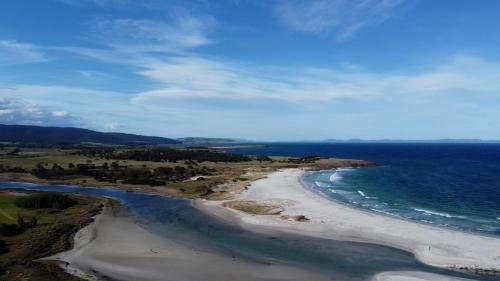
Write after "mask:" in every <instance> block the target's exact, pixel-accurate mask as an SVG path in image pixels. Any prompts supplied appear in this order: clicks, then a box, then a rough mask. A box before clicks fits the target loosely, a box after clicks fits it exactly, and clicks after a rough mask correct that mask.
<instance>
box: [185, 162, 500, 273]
mask: <svg viewBox="0 0 500 281" xmlns="http://www.w3.org/2000/svg"><path fill="white" fill-rule="evenodd" d="M303 173H304V171H303V170H300V169H285V170H281V171H278V172H274V173H271V174H270V175H269V176H268V177H267V178H265V179H261V180H258V181H255V182H253V183H252V184H251V185H250V186H249V187H248V189H247V190H246V191H244V192H243V193H241V194H235V198H234V200H242V201H257V202H263V203H268V204H272V205H279V206H280V207H281V208H282V212H281V214H280V215H251V214H247V213H244V212H241V211H237V210H234V209H229V208H225V207H222V204H223V203H224V202H223V201H208V200H197V201H196V202H195V206H196V207H198V208H199V209H202V210H204V211H206V212H209V213H211V214H213V215H215V216H218V217H219V218H221V219H226V220H231V221H232V222H235V223H238V224H240V225H241V226H242V227H245V228H247V229H249V230H253V231H264V232H265V231H269V230H271V229H272V230H280V231H286V232H290V233H295V234H300V235H308V236H313V237H320V238H327V239H336V240H347V241H358V242H370V243H376V244H382V245H387V246H391V247H396V248H399V249H403V250H407V251H410V252H412V253H414V254H415V256H416V257H417V258H418V259H419V260H420V261H422V262H424V263H427V264H429V265H434V266H439V267H447V268H450V267H467V268H483V269H496V270H498V269H500V239H498V238H494V237H486V236H480V235H475V234H470V233H465V232H459V231H454V230H450V229H444V228H439V227H434V226H431V225H425V224H420V223H416V222H411V221H406V220H401V219H398V218H393V217H389V216H384V215H379V214H375V213H372V212H366V211H362V210H359V209H355V208H352V207H349V206H345V205H343V204H340V203H336V202H333V201H331V200H328V199H326V198H324V197H322V196H320V195H318V194H316V193H314V192H312V191H310V190H308V189H306V188H304V187H303V186H302V184H301V182H300V177H301V176H302V175H303ZM282 216H288V217H294V216H305V217H306V218H307V219H309V220H308V221H305V222H299V221H293V220H286V219H283V218H282ZM377 278H378V279H375V280H396V279H397V278H396V279H393V278H389V275H386V276H378V277H377ZM408 278H410V279H407V280H427V279H425V278H424V277H422V276H419V277H415V276H413V277H411V276H410V277H408ZM412 278H413V279H412ZM416 278H420V279H416ZM422 278H424V279H422ZM434 279H435V278H434ZM397 280H401V279H397ZM428 280H433V278H431V279H428ZM443 280H447V279H443Z"/></svg>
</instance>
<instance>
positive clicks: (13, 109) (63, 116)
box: [0, 97, 79, 126]
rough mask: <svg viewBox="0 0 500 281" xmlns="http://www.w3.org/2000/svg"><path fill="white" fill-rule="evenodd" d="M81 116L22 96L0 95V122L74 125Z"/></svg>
mask: <svg viewBox="0 0 500 281" xmlns="http://www.w3.org/2000/svg"><path fill="white" fill-rule="evenodd" d="M78 121H79V118H77V117H76V116H74V115H72V114H70V113H69V112H66V111H52V112H51V111H50V110H49V109H48V108H46V107H43V106H41V105H39V104H36V103H32V102H28V101H26V100H24V99H20V98H8V97H0V123H2V124H19V125H44V126H74V125H76V124H78V123H79V122H78Z"/></svg>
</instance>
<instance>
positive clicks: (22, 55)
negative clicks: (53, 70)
mask: <svg viewBox="0 0 500 281" xmlns="http://www.w3.org/2000/svg"><path fill="white" fill-rule="evenodd" d="M47 60H48V59H47V58H46V56H45V54H44V52H43V51H42V50H41V49H40V48H39V47H37V46H35V45H33V44H30V43H20V42H17V41H14V40H0V65H11V64H23V63H35V62H44V61H47Z"/></svg>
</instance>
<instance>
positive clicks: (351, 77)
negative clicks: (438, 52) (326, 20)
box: [132, 56, 500, 103]
mask: <svg viewBox="0 0 500 281" xmlns="http://www.w3.org/2000/svg"><path fill="white" fill-rule="evenodd" d="M143 67H147V68H148V69H147V70H145V71H141V72H140V74H142V75H144V76H145V77H148V78H150V79H153V80H155V81H157V82H161V83H162V84H163V85H164V86H163V87H161V88H158V89H155V90H151V91H146V92H142V93H139V94H138V95H136V96H135V97H134V98H133V99H132V101H133V102H135V103H139V102H146V101H152V102H157V101H158V100H159V99H178V98H215V99H229V100H242V99H243V100H244V99H264V100H281V101H288V102H307V101H309V102H317V101H335V100H349V99H350V100H373V99H376V100H379V99H393V100H394V101H397V100H408V99H411V98H412V97H413V98H417V99H418V98H421V97H422V96H425V97H426V98H429V97H432V96H433V95H439V94H448V93H449V92H450V91H454V92H457V93H474V95H481V94H484V93H487V94H491V93H495V92H496V91H500V86H499V85H498V83H496V82H495V81H497V79H499V77H498V75H499V73H500V63H491V62H486V61H484V60H482V59H480V58H477V57H473V56H455V57H452V58H450V59H448V60H447V61H444V62H442V63H439V64H436V65H434V66H432V67H429V68H428V69H426V70H421V71H412V72H407V73H402V74H393V73H373V72H368V71H360V70H345V69H325V68H304V69H296V70H293V69H289V68H285V67H267V68H266V67H262V66H259V67H257V66H251V65H248V64H235V63H227V62H223V61H217V60H214V59H207V58H200V57H179V58H173V59H170V60H169V61H168V62H162V63H156V64H150V65H145V66H143ZM276 77H281V78H280V79H279V80H278V79H276Z"/></svg>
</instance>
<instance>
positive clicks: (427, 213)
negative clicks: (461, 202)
mask: <svg viewBox="0 0 500 281" xmlns="http://www.w3.org/2000/svg"><path fill="white" fill-rule="evenodd" d="M413 210H415V211H417V212H421V213H423V214H424V215H426V216H432V215H434V216H440V217H446V218H461V219H463V218H465V216H456V215H451V214H448V213H441V212H436V211H429V210H426V209H419V208H413Z"/></svg>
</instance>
